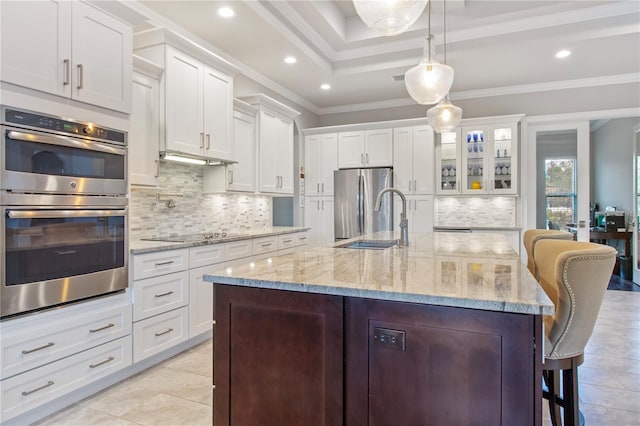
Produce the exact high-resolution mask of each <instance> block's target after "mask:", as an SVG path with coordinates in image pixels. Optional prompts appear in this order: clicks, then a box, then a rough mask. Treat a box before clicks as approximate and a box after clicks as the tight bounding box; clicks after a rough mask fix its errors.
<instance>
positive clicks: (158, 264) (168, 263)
mask: <svg viewBox="0 0 640 426" xmlns="http://www.w3.org/2000/svg"><path fill="white" fill-rule="evenodd" d="M172 263H173V260H169V261H167V262H156V266H167V265H171V264H172Z"/></svg>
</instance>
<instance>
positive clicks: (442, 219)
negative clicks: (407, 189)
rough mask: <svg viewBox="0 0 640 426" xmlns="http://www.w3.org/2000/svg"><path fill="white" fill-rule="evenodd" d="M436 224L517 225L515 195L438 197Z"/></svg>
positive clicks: (506, 226)
mask: <svg viewBox="0 0 640 426" xmlns="http://www.w3.org/2000/svg"><path fill="white" fill-rule="evenodd" d="M434 204H435V207H434V209H435V218H434V225H435V226H460V227H463V226H486V227H496V228H499V227H505V228H511V227H515V226H516V198H515V197H436V199H435V202H434Z"/></svg>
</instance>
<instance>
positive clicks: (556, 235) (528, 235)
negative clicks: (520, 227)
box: [522, 229, 573, 279]
mask: <svg viewBox="0 0 640 426" xmlns="http://www.w3.org/2000/svg"><path fill="white" fill-rule="evenodd" d="M545 238H546V239H556V240H573V234H572V233H571V232H565V231H555V230H552V229H527V230H526V231H524V236H523V238H522V242H523V243H524V249H525V250H526V252H527V268H529V272H531V274H532V275H533V276H534V277H535V278H536V279H538V271H537V270H536V264H535V262H534V254H535V246H536V243H537V242H538V241H540V240H542V239H545Z"/></svg>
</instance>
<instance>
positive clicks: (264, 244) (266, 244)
mask: <svg viewBox="0 0 640 426" xmlns="http://www.w3.org/2000/svg"><path fill="white" fill-rule="evenodd" d="M271 244H272V243H262V244H261V246H262V247H269V246H270V245H271Z"/></svg>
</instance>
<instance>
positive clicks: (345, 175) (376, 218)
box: [333, 168, 393, 240]
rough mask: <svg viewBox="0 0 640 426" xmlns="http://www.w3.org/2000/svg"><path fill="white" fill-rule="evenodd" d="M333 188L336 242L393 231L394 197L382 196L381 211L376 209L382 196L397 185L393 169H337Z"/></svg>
mask: <svg viewBox="0 0 640 426" xmlns="http://www.w3.org/2000/svg"><path fill="white" fill-rule="evenodd" d="M333 185H334V194H335V195H334V207H333V209H334V216H333V217H334V224H335V225H334V227H335V238H336V240H340V239H345V238H353V237H357V236H359V235H363V234H370V233H372V232H377V231H392V230H393V223H392V222H393V200H392V198H391V196H392V195H393V194H385V195H384V196H383V197H382V203H381V205H380V211H378V212H375V211H374V210H373V209H374V207H375V202H376V196H377V195H378V193H379V192H380V191H381V190H383V189H384V188H390V187H392V186H393V173H392V169H391V168H378V169H349V170H336V171H334V172H333Z"/></svg>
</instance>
